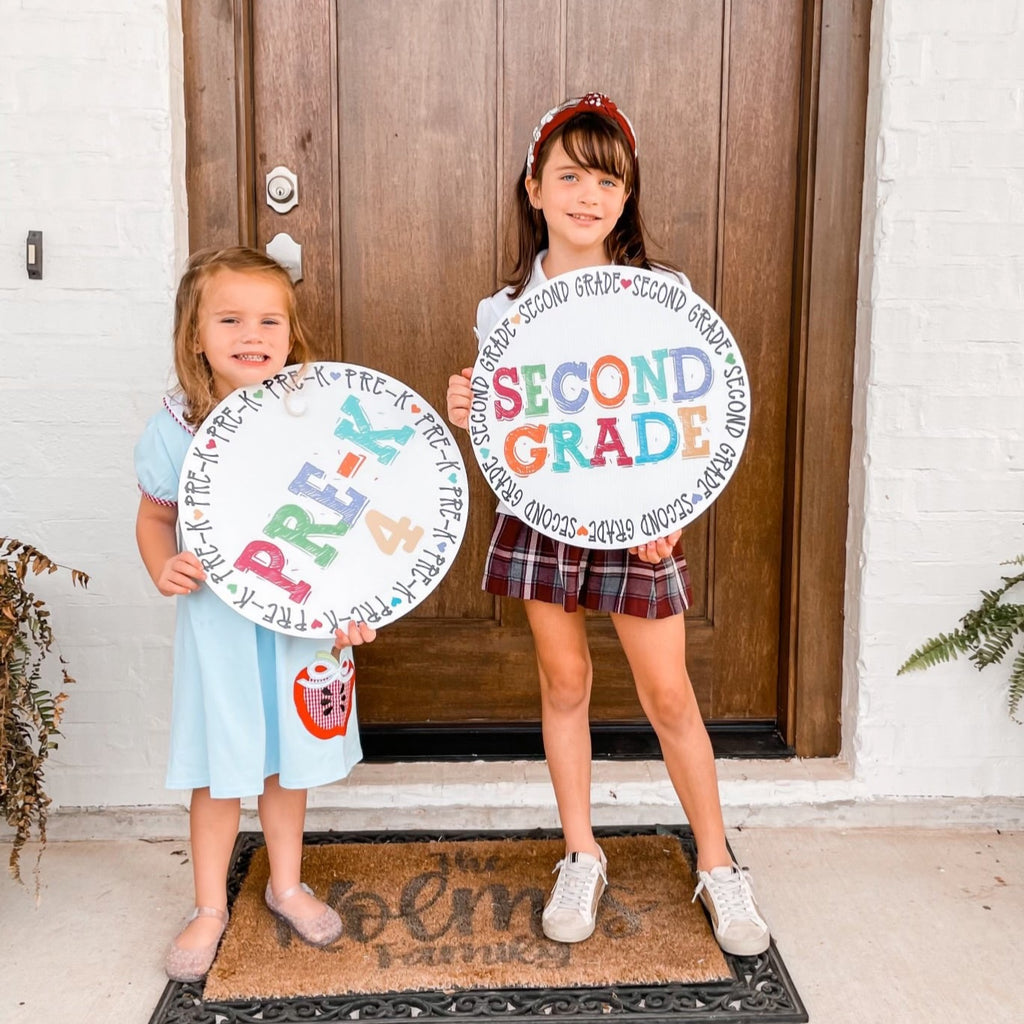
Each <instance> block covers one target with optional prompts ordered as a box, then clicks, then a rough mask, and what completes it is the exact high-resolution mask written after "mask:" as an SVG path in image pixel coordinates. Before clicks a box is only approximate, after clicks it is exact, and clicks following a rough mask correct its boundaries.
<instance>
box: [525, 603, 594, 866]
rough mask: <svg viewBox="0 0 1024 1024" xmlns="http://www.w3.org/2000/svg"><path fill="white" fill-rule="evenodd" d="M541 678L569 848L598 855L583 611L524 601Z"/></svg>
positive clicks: (544, 725) (547, 743)
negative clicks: (593, 821) (593, 824)
mask: <svg viewBox="0 0 1024 1024" xmlns="http://www.w3.org/2000/svg"><path fill="white" fill-rule="evenodd" d="M525 604H526V617H527V619H528V620H529V622H530V629H531V630H532V632H533V640H534V645H535V647H536V651H537V669H538V672H539V674H540V702H541V729H542V732H543V735H544V753H545V756H546V757H547V762H548V771H549V772H550V774H551V785H552V786H553V787H554V790H555V800H556V802H557V804H558V816H559V819H560V820H561V822H562V832H563V833H564V835H565V846H566V849H567V850H570V851H577V852H581V853H590V854H593V855H594V856H597V854H598V848H597V843H596V841H595V839H594V833H593V831H592V829H591V824H590V714H589V712H590V685H591V681H592V679H593V668H592V665H591V662H590V651H589V650H588V648H587V634H586V628H585V624H584V619H583V612H582V611H579V612H567V611H565V610H564V609H563V608H562V607H561V606H560V605H555V604H547V603H545V602H543V601H526V602H525Z"/></svg>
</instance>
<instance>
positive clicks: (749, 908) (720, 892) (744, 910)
mask: <svg viewBox="0 0 1024 1024" xmlns="http://www.w3.org/2000/svg"><path fill="white" fill-rule="evenodd" d="M749 877H750V873H749V872H748V871H747V869H746V868H736V869H735V870H733V871H732V872H731V873H730V875H729V877H728V878H713V877H712V875H711V872H710V871H702V872H701V874H700V881H699V882H698V883H697V888H696V889H695V890H694V893H693V899H692V900H691V901H690V902H691V903H693V902H694V901H695V900H696V899H697V897H698V896H699V895H700V894H701V890H702V889H707V890H708V892H709V893H711V898H712V899H713V900H714V901H715V910H716V912H717V914H718V926H719V928H721V929H724V928H726V927H727V926H728V924H729V922H730V921H758V922H761V923H763V921H762V918H761V915H760V914H759V913H758V912H757V907H756V906H754V897H753V895H752V894H751V891H750V886H749V885H748V884H747V881H748V879H749Z"/></svg>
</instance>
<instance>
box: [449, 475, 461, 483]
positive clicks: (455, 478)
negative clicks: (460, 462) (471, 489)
mask: <svg viewBox="0 0 1024 1024" xmlns="http://www.w3.org/2000/svg"><path fill="white" fill-rule="evenodd" d="M448 479H449V480H451V482H452V483H453V484H454V483H457V482H458V479H459V478H458V475H457V474H455V473H449V474H448Z"/></svg>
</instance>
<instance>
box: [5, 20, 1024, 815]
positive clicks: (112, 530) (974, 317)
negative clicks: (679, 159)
mask: <svg viewBox="0 0 1024 1024" xmlns="http://www.w3.org/2000/svg"><path fill="white" fill-rule="evenodd" d="M177 11H178V3H177V0H147V2H143V0H80V2H77V3H70V2H68V0H20V2H18V0H0V24H2V25H3V32H2V33H0V180H2V181H3V182H4V185H3V188H0V323H2V324H3V332H2V334H0V393H2V413H0V415H2V425H3V445H2V447H0V534H13V535H14V536H18V537H21V538H23V539H25V540H31V541H32V542H34V543H36V544H37V545H38V546H40V547H41V548H43V549H44V550H45V551H47V552H48V553H50V554H51V555H52V556H53V557H55V558H57V559H59V560H60V561H63V562H65V563H67V564H70V565H75V566H78V567H81V568H84V569H87V570H89V571H91V572H92V573H93V579H94V582H93V585H92V587H91V588H90V591H89V593H88V594H83V593H82V592H81V591H72V590H71V588H70V587H69V586H68V584H67V583H66V582H65V581H64V580H63V579H62V578H60V577H55V578H50V579H42V580H40V581H39V588H38V589H39V592H40V594H42V595H43V596H45V597H46V598H47V599H48V600H49V601H50V603H51V605H52V606H53V609H54V612H55V615H54V621H55V625H56V627H57V632H58V636H59V639H60V641H61V650H62V652H63V653H64V655H65V656H66V657H67V658H68V660H69V662H70V664H71V667H72V670H73V672H74V674H75V675H77V677H78V678H79V680H80V681H79V683H78V685H77V686H76V687H75V688H74V690H73V693H72V699H71V701H70V703H69V706H68V714H67V718H66V730H65V732H66V737H65V739H64V740H63V742H62V744H61V748H60V750H59V751H58V752H57V754H56V755H55V757H54V759H53V761H52V762H51V764H52V768H51V771H50V775H49V785H50V790H51V792H52V794H53V795H54V797H55V799H56V802H57V803H58V805H65V806H82V805H106V806H112V807H117V806H121V805H144V804H165V803H167V802H169V800H170V799H171V797H170V796H169V795H168V794H167V793H166V792H165V791H164V789H163V788H162V779H163V768H164V750H165V743H166V732H167V711H168V703H169V679H170V667H169V645H170V630H171V617H172V608H171V606H170V602H167V601H164V600H162V599H160V598H159V597H157V596H156V595H155V594H154V593H153V589H152V587H151V585H150V584H149V582H148V580H147V578H146V577H145V575H144V573H143V571H142V569H141V567H140V566H139V563H138V558H137V555H136V552H135V545H134V538H133V521H134V513H135V507H136V497H135V485H134V476H133V472H132V468H131V448H132V445H133V443H134V440H135V438H136V436H137V435H138V432H139V430H140V429H141V426H142V424H143V422H144V420H145V419H146V417H147V416H148V415H149V414H150V412H151V411H152V409H153V408H154V407H155V403H156V401H157V398H158V395H159V394H160V392H161V391H162V389H163V386H164V383H165V381H166V380H167V374H168V366H169V341H168V334H169V327H170V305H171V299H172V295H173V289H174V284H175V279H176V274H177V270H178V268H179V267H180V265H181V262H182V259H183V257H184V251H185V244H184V237H185V235H184V224H185V221H184V216H185V203H184V195H183V131H182V123H183V113H182V98H181V67H180V62H181V56H180V53H181V49H180V27H179V24H178V15H177ZM873 18H874V22H873V35H872V67H871V79H870V81H871V97H870V103H869V125H868V158H867V162H866V163H867V166H866V185H865V198H864V239H863V260H862V280H861V296H862V299H861V317H860V324H859V340H858V345H859V351H858V359H857V393H856V401H855V408H854V418H855V451H854V457H853V462H852V477H851V479H852V488H851V519H850V544H849V551H850V557H849V572H848V577H849V583H848V593H849V597H848V615H847V640H848V643H847V658H846V678H845V692H844V722H843V729H844V746H845V753H846V755H847V757H848V758H849V759H850V760H851V762H852V763H853V765H854V771H855V778H854V779H853V781H852V782H851V783H850V784H849V785H846V784H844V783H843V782H842V781H841V780H838V779H837V780H836V781H834V782H832V783H830V784H829V786H828V788H827V790H822V789H820V787H819V788H818V789H815V784H813V783H810V782H808V783H807V785H806V786H805V787H804V788H803V789H801V788H800V786H799V785H795V784H791V783H783V784H781V786H775V787H774V788H773V787H772V786H771V785H770V784H768V783H766V781H765V779H764V778H763V775H764V772H763V771H762V772H761V778H760V782H758V783H757V785H756V786H755V784H754V783H752V782H751V781H750V780H749V779H747V780H745V779H744V778H742V777H741V778H738V779H737V778H734V777H733V776H735V773H731V776H730V780H729V781H728V782H727V784H726V786H727V797H728V801H729V802H730V804H732V805H740V804H742V803H743V802H744V801H747V802H753V803H755V804H756V803H757V802H758V801H764V802H765V803H772V802H775V803H777V802H778V801H779V800H787V799H792V800H799V799H801V795H800V794H801V793H803V794H804V797H803V798H806V797H807V793H808V792H810V793H811V794H812V799H815V797H814V795H813V794H814V793H816V792H818V793H820V792H825V793H827V799H830V800H836V799H839V800H842V799H844V798H845V799H857V800H862V799H864V798H866V797H875V798H879V797H885V796H904V795H911V796H913V795H933V794H944V795H954V796H955V795H966V796H980V795H984V794H1003V795H1014V794H1016V795H1020V794H1024V728H1022V727H1019V726H1016V725H1014V724H1012V723H1011V722H1010V721H1009V720H1008V718H1007V715H1006V712H1005V687H1004V682H1003V680H1004V676H1003V674H1002V673H1001V672H1000V671H999V670H998V669H990V670H989V671H988V672H986V673H984V674H982V675H978V674H977V673H976V672H975V671H974V670H973V669H972V668H970V667H968V666H966V665H965V664H959V665H954V666H950V667H946V668H943V669H937V670H933V671H931V672H928V673H925V674H923V675H918V676H911V677H901V678H899V679H897V678H896V677H895V674H894V673H895V668H896V666H897V665H898V664H899V663H900V662H901V661H902V659H903V658H904V657H905V656H906V654H908V653H909V651H910V650H912V649H913V648H914V647H916V646H917V645H918V644H919V643H920V642H921V641H922V640H923V639H924V638H925V637H926V636H927V635H930V634H932V633H934V632H936V631H938V630H942V629H947V628H949V627H950V626H951V625H952V624H953V623H954V622H955V621H956V619H957V617H958V616H959V615H960V614H961V613H962V612H963V611H964V610H965V609H966V608H967V606H968V605H969V604H970V603H971V602H972V601H973V599H974V596H975V594H976V592H977V590H978V589H979V588H980V587H983V586H988V585H991V584H992V583H993V581H994V580H995V579H996V575H997V573H998V569H997V566H996V563H997V562H998V560H999V559H1001V558H1005V557H1008V556H1010V555H1013V554H1016V553H1017V552H1019V551H1021V550H1024V527H1022V525H1021V523H1022V520H1024V478H1022V475H1021V453H1022V448H1024V445H1022V441H1024V414H1022V412H1021V409H1022V407H1024V403H1022V402H1021V390H1022V384H1021V382H1022V381H1024V346H1022V344H1021V335H1022V333H1024V326H1022V325H1024V308H1022V307H1024V124H1022V116H1024V115H1022V87H1024V0H974V2H971V3H968V2H966V0H876V4H875V11H874V16H873ZM29 229H40V230H42V231H44V233H45V252H46V256H45V278H44V280H42V281H28V280H27V279H26V275H25V270H24V241H25V234H26V232H27V231H28V230H29ZM746 774H747V773H746V772H743V773H741V775H744V776H745V775H746ZM758 786H759V787H760V788H757V787H758ZM766 787H767V788H766ZM787 787H788V788H787ZM665 792H666V794H667V795H666V800H667V799H668V797H669V796H670V794H669V793H668V790H667V788H666V789H665ZM766 793H768V794H769V796H765V794H766ZM786 793H792V794H793V795H792V796H791V797H790V796H786ZM771 794H774V795H771ZM780 794H781V795H780ZM349 795H350V794H348V793H347V791H346V787H344V786H342V787H334V788H331V789H328V790H325V791H324V792H322V793H321V794H319V795H318V798H317V802H318V806H326V805H328V804H331V803H332V802H333V803H335V804H337V803H344V802H345V801H346V800H347V799H348V798H349ZM821 799H824V797H822V798H821Z"/></svg>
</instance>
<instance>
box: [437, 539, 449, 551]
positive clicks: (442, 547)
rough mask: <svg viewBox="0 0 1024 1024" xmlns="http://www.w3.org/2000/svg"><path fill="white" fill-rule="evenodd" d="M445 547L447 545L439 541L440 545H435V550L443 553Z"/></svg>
mask: <svg viewBox="0 0 1024 1024" xmlns="http://www.w3.org/2000/svg"><path fill="white" fill-rule="evenodd" d="M447 547H448V545H447V544H445V542H444V541H441V543H440V544H438V545H437V550H438V551H444V550H445V548H447Z"/></svg>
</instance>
